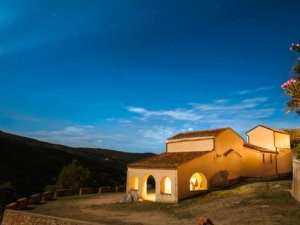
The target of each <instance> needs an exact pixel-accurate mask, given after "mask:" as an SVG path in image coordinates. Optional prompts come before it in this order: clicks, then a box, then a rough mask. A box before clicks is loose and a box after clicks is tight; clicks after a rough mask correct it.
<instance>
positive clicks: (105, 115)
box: [0, 0, 300, 153]
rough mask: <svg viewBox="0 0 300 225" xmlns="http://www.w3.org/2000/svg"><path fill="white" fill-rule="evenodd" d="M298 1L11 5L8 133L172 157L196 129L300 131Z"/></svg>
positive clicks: (7, 9)
mask: <svg viewBox="0 0 300 225" xmlns="http://www.w3.org/2000/svg"><path fill="white" fill-rule="evenodd" d="M299 7H300V2H299V1H293V0H287V1H277V0H269V1H267V0H259V1H258V0H253V1H232V0H230V1H229V0H228V1H221V0H218V1H217V0H212V1H200V0H199V1H175V0H172V1H171V0H166V1H158V0H157V1H139V0H131V1H130V0H129V1H124V0H123V1H121V0H120V1H114V0H109V1H39V2H38V1H30V0H23V1H8V0H3V1H1V2H0V129H1V130H3V131H7V132H12V133H16V134H20V135H25V136H29V137H33V138H37V139H40V140H45V141H51V142H55V143H61V144H66V145H70V146H82V147H102V148H111V149H117V150H124V151H134V152H146V151H147V152H149V151H152V152H156V153H159V152H162V151H164V148H165V139H166V138H167V137H169V136H172V135H174V134H176V133H179V132H182V131H188V130H200V129H211V128H219V127H232V128H233V129H235V130H236V131H237V132H238V133H240V134H241V135H242V136H244V135H245V132H246V131H247V130H249V129H251V128H252V127H254V126H255V125H257V124H265V125H268V126H273V127H277V128H282V127H299V117H298V116H296V115H295V113H290V114H288V115H287V114H285V110H286V109H285V102H286V101H287V100H288V98H287V97H286V96H284V94H283V91H282V90H281V88H280V86H281V84H282V83H284V82H285V81H286V80H287V79H289V78H290V77H291V76H292V73H291V67H292V65H293V64H294V63H295V61H296V58H297V55H295V54H294V53H293V52H290V51H289V46H290V44H291V43H292V42H299V37H300V29H299V26H298V21H299V16H300V15H299Z"/></svg>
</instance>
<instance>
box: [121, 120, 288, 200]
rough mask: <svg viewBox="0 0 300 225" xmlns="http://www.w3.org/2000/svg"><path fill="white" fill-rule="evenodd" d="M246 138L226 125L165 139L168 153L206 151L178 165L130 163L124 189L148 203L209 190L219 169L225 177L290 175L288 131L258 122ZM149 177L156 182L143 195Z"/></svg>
mask: <svg viewBox="0 0 300 225" xmlns="http://www.w3.org/2000/svg"><path fill="white" fill-rule="evenodd" d="M200 134H201V132H200ZM247 137H248V142H246V143H245V142H244V140H243V138H242V137H241V136H240V135H239V134H237V133H236V132H235V131H233V130H232V129H230V128H226V129H224V130H222V132H219V133H217V134H213V135H206V136H200V137H191V138H189V137H185V136H184V135H183V138H177V139H168V140H167V142H166V153H176V154H177V153H179V152H195V151H197V150H198V151H199V152H203V151H205V154H203V155H201V156H199V157H195V158H193V159H190V160H188V161H185V162H182V163H179V164H178V165H176V168H166V167H163V165H161V166H159V165H158V166H157V167H156V168H150V167H149V168H147V167H144V166H140V167H137V166H133V164H129V165H128V171H127V191H128V192H129V191H131V192H132V193H136V194H139V195H140V196H141V197H142V199H144V200H148V201H157V202H178V201H180V200H181V199H185V198H187V197H191V196H193V195H196V194H198V193H199V192H201V191H204V190H210V189H211V188H212V186H211V180H212V179H213V177H214V176H215V175H216V174H218V173H219V172H220V171H227V172H228V179H229V180H235V179H238V178H240V177H253V178H258V179H270V178H277V177H280V176H285V175H287V174H289V173H291V171H292V153H291V149H290V137H289V135H288V134H287V133H284V132H282V131H278V130H276V129H273V128H269V127H265V126H257V127H255V128H253V129H252V130H250V131H249V132H247ZM264 137H265V138H264ZM152 160H155V157H154V158H152ZM141 165H142V164H141ZM150 175H152V176H153V177H154V179H155V183H156V188H155V190H154V192H153V193H147V179H148V177H149V176H150Z"/></svg>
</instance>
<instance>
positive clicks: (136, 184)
mask: <svg viewBox="0 0 300 225" xmlns="http://www.w3.org/2000/svg"><path fill="white" fill-rule="evenodd" d="M138 188H139V179H138V178H137V176H133V177H131V181H130V189H132V190H138Z"/></svg>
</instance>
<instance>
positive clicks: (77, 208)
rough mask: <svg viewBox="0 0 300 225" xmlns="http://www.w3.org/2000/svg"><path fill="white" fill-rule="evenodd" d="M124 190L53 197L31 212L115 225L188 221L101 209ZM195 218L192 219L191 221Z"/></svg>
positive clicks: (156, 213)
mask: <svg viewBox="0 0 300 225" xmlns="http://www.w3.org/2000/svg"><path fill="white" fill-rule="evenodd" d="M123 196H124V193H112V194H105V195H98V196H95V197H93V198H88V199H84V197H83V198H74V199H72V198H66V199H60V200H54V201H51V202H48V203H46V204H44V205H41V206H38V207H36V208H34V209H33V210H32V212H34V213H41V214H45V215H53V216H59V217H64V218H72V219H78V220H87V221H92V222H97V223H99V224H103V225H104V224H105V225H107V224H116V225H157V224H168V225H182V224H190V220H187V219H177V218H175V217H172V216H170V215H167V214H166V213H165V212H160V211H155V210H154V211H153V210H151V211H142V212H141V211H139V212H134V211H126V210H117V211H114V210H109V209H105V208H102V207H103V206H105V205H111V204H115V203H118V202H119V201H120V199H122V197H123ZM194 223H195V221H193V224H194Z"/></svg>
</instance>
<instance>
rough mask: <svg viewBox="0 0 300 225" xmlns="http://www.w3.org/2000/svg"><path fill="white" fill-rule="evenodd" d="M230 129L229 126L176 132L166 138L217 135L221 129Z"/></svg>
mask: <svg viewBox="0 0 300 225" xmlns="http://www.w3.org/2000/svg"><path fill="white" fill-rule="evenodd" d="M227 129H230V128H229V127H226V128H219V129H213V130H198V131H190V132H184V133H179V134H176V135H175V136H173V137H170V138H168V139H167V140H173V139H181V138H194V137H206V136H217V135H218V134H220V133H222V132H223V131H225V130H227Z"/></svg>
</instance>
